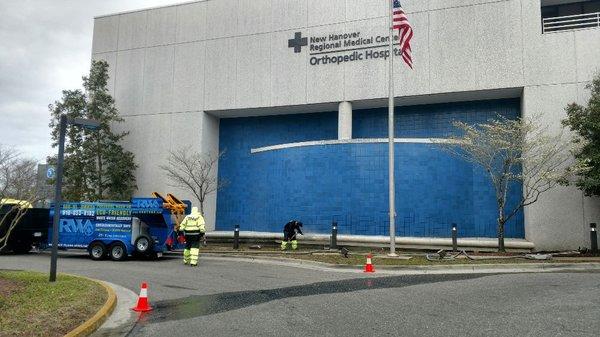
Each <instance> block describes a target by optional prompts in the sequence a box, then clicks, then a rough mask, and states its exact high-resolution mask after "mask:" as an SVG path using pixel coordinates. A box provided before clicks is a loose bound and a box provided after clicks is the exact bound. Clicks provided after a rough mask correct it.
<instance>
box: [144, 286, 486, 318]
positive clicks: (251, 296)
mask: <svg viewBox="0 0 600 337" xmlns="http://www.w3.org/2000/svg"><path fill="white" fill-rule="evenodd" d="M483 276H485V275H450V276H449V277H447V278H445V281H455V280H467V279H473V278H477V277H483ZM433 282H440V278H439V277H436V276H429V275H418V276H393V277H378V278H359V279H350V280H341V281H329V282H318V283H311V284H305V285H301V286H294V287H286V288H277V289H266V290H254V291H238V292H228V293H222V294H213V295H197V296H188V297H186V298H180V299H175V300H167V301H160V302H158V303H156V304H155V305H154V309H155V310H154V311H152V312H150V313H148V314H146V315H144V319H143V320H141V324H147V323H161V322H165V321H172V320H182V319H189V318H194V317H199V316H207V315H212V314H217V313H221V312H226V311H231V310H237V309H243V308H246V307H250V306H254V305H258V304H262V303H266V302H271V301H275V300H281V299H289V298H293V297H303V296H314V295H326V294H337V293H348V292H353V291H359V290H371V289H386V288H401V287H408V286H411V285H416V284H427V283H433Z"/></svg>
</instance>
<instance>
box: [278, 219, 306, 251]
mask: <svg viewBox="0 0 600 337" xmlns="http://www.w3.org/2000/svg"><path fill="white" fill-rule="evenodd" d="M300 227H302V222H300V221H296V220H291V221H290V222H288V223H286V224H285V226H284V227H283V241H281V250H285V249H286V248H287V244H288V242H290V241H291V242H292V249H293V250H296V249H297V248H298V240H297V238H296V236H297V235H298V234H300V235H304V234H302V230H301V229H300Z"/></svg>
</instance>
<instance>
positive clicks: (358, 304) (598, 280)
mask: <svg viewBox="0 0 600 337" xmlns="http://www.w3.org/2000/svg"><path fill="white" fill-rule="evenodd" d="M48 261H49V258H48V256H47V255H46V254H41V255H29V256H0V268H13V269H21V268H25V269H32V270H41V271H47V270H48V266H49V265H48ZM59 269H60V271H63V272H70V273H75V274H81V275H86V276H90V277H95V278H99V279H103V280H106V281H109V282H112V283H115V284H118V285H121V286H123V287H126V288H128V289H130V290H132V291H134V292H136V293H137V292H138V291H139V283H140V282H141V281H147V282H148V283H149V286H150V289H149V296H150V301H151V303H152V305H153V306H154V307H155V310H154V311H152V312H150V313H148V314H145V315H140V316H139V317H138V321H137V322H136V323H135V325H134V326H133V328H132V329H127V330H115V331H120V333H121V335H128V336H165V335H168V336H399V335H403V336H425V335H426V336H447V335H460V336H486V335H495V336H548V335H553V336H598V335H600V334H599V332H600V320H599V319H598V312H600V273H585V272H578V273H567V272H563V273H537V274H486V275H475V274H461V275H406V276H389V277H381V275H378V274H377V273H376V274H374V275H365V274H352V273H336V272H332V271H324V270H310V269H300V268H294V267H289V266H281V265H269V264H264V263H251V262H250V261H237V262H236V261H221V260H218V259H201V266H200V267H198V268H189V267H187V268H186V267H184V266H182V265H181V264H180V261H179V259H163V260H161V261H135V260H130V261H127V262H124V263H114V262H110V261H102V262H93V261H90V260H88V259H87V257H86V256H84V255H81V254H62V255H61V258H60V259H59ZM114 335H115V336H116V335H117V334H114Z"/></svg>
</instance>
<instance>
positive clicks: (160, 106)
mask: <svg viewBox="0 0 600 337" xmlns="http://www.w3.org/2000/svg"><path fill="white" fill-rule="evenodd" d="M173 58H174V47H173V46H164V47H153V48H148V49H146V59H145V62H144V111H143V113H144V114H153V113H165V112H171V111H172V110H173Z"/></svg>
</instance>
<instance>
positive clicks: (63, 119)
mask: <svg viewBox="0 0 600 337" xmlns="http://www.w3.org/2000/svg"><path fill="white" fill-rule="evenodd" d="M67 124H71V125H77V126H81V127H84V128H86V129H90V130H97V129H99V128H100V122H97V121H95V120H91V119H84V118H68V117H67V116H66V115H62V116H60V125H59V136H58V161H57V163H56V186H55V187H54V217H53V219H52V255H51V257H50V282H55V281H56V264H57V259H58V220H59V217H60V206H61V204H62V178H63V163H64V160H65V133H66V131H67Z"/></svg>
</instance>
